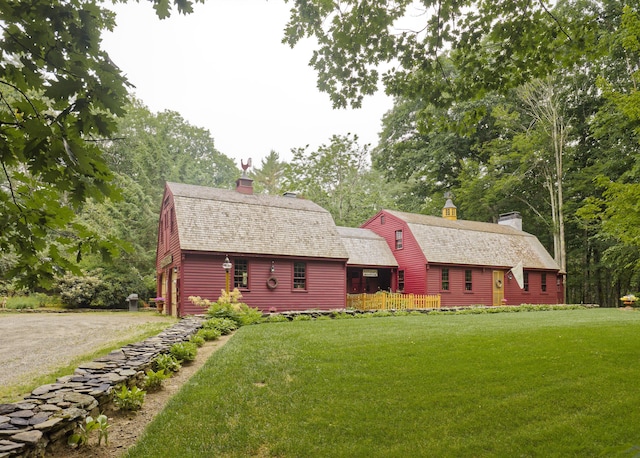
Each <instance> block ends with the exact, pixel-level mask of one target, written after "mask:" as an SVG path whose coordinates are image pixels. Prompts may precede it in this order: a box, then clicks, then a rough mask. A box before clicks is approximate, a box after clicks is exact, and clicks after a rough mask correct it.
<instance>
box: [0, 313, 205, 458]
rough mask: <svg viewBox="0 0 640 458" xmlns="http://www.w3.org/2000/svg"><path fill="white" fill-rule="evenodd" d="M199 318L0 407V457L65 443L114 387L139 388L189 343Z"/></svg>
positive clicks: (27, 455) (25, 457)
mask: <svg viewBox="0 0 640 458" xmlns="http://www.w3.org/2000/svg"><path fill="white" fill-rule="evenodd" d="M202 322H203V319H202V318H199V317H190V318H185V319H183V320H181V321H180V322H179V323H177V324H175V325H173V326H171V327H170V328H168V329H166V330H164V331H163V332H161V333H160V334H158V335H157V336H155V337H150V338H148V339H145V340H144V341H142V342H137V343H134V344H129V345H127V346H125V347H123V348H121V349H119V350H115V351H112V352H111V353H109V354H108V355H106V356H103V357H101V358H98V359H96V360H94V361H92V362H90V363H87V364H83V365H81V366H80V367H78V368H77V369H76V370H75V372H74V374H73V375H67V376H65V377H60V378H59V379H58V380H57V381H56V382H55V383H51V384H49V385H43V386H40V387H38V388H36V389H35V390H33V391H32V392H31V394H30V395H28V396H26V397H25V398H24V400H23V401H21V402H17V403H13V404H0V458H5V457H6V458H8V457H12V458H13V457H20V458H31V457H42V456H45V453H46V448H47V446H48V445H49V444H52V443H54V442H56V441H59V440H65V441H66V438H67V436H68V435H69V434H70V433H71V431H73V430H74V429H75V428H76V427H77V425H78V424H79V423H80V422H84V419H85V418H86V417H87V415H92V416H94V417H95V416H97V415H99V413H100V412H101V411H103V410H105V408H106V407H107V406H108V405H109V404H110V403H111V399H112V392H113V390H114V388H115V387H116V386H117V385H119V384H123V383H125V384H127V385H129V386H133V385H136V384H139V383H140V382H141V381H142V379H143V377H144V375H145V371H146V370H147V369H150V368H151V364H152V361H153V359H154V358H155V357H156V356H158V355H159V354H160V353H167V352H168V351H169V349H170V348H171V346H172V345H173V344H175V343H177V342H183V341H185V340H188V339H189V337H191V336H192V335H193V334H195V333H196V332H197V331H198V330H199V329H200V328H201V327H202Z"/></svg>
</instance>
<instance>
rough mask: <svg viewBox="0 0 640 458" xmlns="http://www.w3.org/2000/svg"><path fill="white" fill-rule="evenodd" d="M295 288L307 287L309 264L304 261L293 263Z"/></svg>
mask: <svg viewBox="0 0 640 458" xmlns="http://www.w3.org/2000/svg"><path fill="white" fill-rule="evenodd" d="M293 288H294V289H307V264H306V263H304V262H294V263H293Z"/></svg>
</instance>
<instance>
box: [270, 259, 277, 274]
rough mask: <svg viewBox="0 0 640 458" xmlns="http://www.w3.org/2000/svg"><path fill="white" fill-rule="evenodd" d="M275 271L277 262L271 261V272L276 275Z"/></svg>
mask: <svg viewBox="0 0 640 458" xmlns="http://www.w3.org/2000/svg"><path fill="white" fill-rule="evenodd" d="M275 271H276V266H275V261H271V269H269V272H271V273H274V272H275Z"/></svg>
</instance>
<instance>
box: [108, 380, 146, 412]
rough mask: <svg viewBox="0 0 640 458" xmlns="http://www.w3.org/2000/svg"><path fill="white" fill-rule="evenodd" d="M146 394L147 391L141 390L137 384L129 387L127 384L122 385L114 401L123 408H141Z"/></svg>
mask: <svg viewBox="0 0 640 458" xmlns="http://www.w3.org/2000/svg"><path fill="white" fill-rule="evenodd" d="M146 394H147V392H146V391H143V390H141V389H140V388H138V387H137V386H134V387H133V388H131V389H129V388H127V387H126V385H122V388H121V389H120V391H116V392H115V396H114V398H113V402H114V403H115V405H116V406H117V407H118V408H119V409H122V410H140V409H141V408H142V404H143V403H144V397H145V395H146Z"/></svg>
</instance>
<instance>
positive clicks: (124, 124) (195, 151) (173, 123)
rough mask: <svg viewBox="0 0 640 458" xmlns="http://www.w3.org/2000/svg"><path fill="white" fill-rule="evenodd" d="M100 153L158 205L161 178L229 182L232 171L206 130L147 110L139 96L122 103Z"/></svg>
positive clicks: (167, 113) (165, 113) (173, 114)
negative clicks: (124, 106)
mask: <svg viewBox="0 0 640 458" xmlns="http://www.w3.org/2000/svg"><path fill="white" fill-rule="evenodd" d="M105 156H106V160H107V163H108V165H109V167H110V168H111V170H113V171H114V172H117V173H120V174H127V175H129V176H131V177H132V178H133V179H134V180H135V181H136V182H137V183H138V184H139V185H140V186H142V187H143V189H145V191H146V193H147V195H148V196H150V197H151V198H152V200H153V201H154V202H157V203H158V205H159V199H160V198H161V197H162V193H163V191H164V184H165V182H166V181H176V182H180V183H189V184H197V185H201V186H213V187H230V186H232V185H233V182H234V181H235V179H236V178H237V175H238V169H237V167H236V166H235V165H234V163H233V160H232V159H230V158H229V157H227V156H225V155H224V154H222V153H221V152H220V151H218V150H217V149H216V147H215V142H214V140H213V138H212V136H211V133H210V132H209V131H208V130H206V129H203V128H201V127H197V126H193V125H191V124H189V123H188V122H187V121H186V120H185V119H184V118H183V117H182V116H181V115H180V114H179V113H177V112H175V111H170V110H165V111H162V112H160V113H152V112H151V111H149V109H148V108H147V107H146V106H145V105H144V104H143V103H142V102H141V101H139V100H133V101H132V102H131V103H130V104H129V105H127V114H126V115H125V116H123V117H121V118H120V119H119V120H118V131H117V135H116V139H115V140H113V141H110V142H108V143H107V144H106V145H105Z"/></svg>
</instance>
